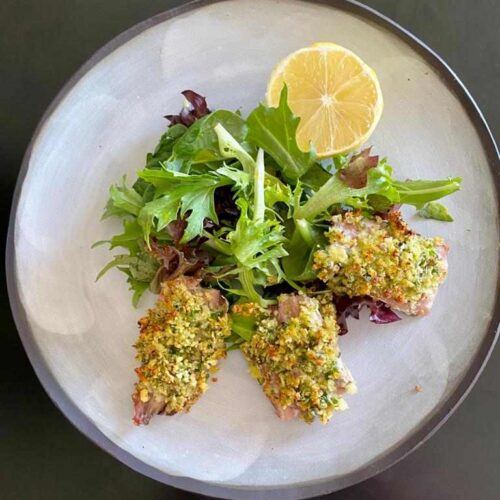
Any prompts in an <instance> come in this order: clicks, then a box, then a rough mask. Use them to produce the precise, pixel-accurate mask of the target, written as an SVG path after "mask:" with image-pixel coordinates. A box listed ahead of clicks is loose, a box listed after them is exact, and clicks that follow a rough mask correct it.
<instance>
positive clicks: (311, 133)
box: [266, 43, 384, 158]
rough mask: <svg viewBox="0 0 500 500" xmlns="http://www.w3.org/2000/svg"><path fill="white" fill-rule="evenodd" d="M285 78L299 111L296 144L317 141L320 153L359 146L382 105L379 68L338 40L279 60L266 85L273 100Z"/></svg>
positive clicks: (269, 100)
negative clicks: (376, 71) (367, 63)
mask: <svg viewBox="0 0 500 500" xmlns="http://www.w3.org/2000/svg"><path fill="white" fill-rule="evenodd" d="M284 84H286V85H287V87H288V105H289V106H290V108H291V110H292V111H293V113H294V114H296V115H297V116H299V117H300V124H299V127H298V129H297V144H298V146H299V148H300V149H301V150H302V151H309V149H310V148H311V145H313V146H314V148H315V149H316V153H317V155H318V157H319V158H325V157H327V156H332V155H335V154H341V153H348V152H350V151H353V150H355V149H358V148H359V147H360V146H361V145H362V144H363V143H364V142H365V141H366V140H367V139H368V137H369V136H370V135H371V133H372V132H373V130H374V129H375V127H376V125H377V123H378V121H379V119H380V116H381V114H382V109H383V107H384V105H383V99H382V91H381V90H380V84H379V82H378V79H377V75H376V74H375V72H374V71H373V70H372V69H371V68H370V67H369V66H367V65H366V64H365V63H364V62H363V61H362V60H361V59H360V58H359V57H358V56H357V55H356V54H354V53H353V52H352V51H350V50H348V49H346V48H344V47H341V46H340V45H336V44H334V43H315V44H314V45H312V46H311V47H305V48H303V49H300V50H297V51H296V52H293V53H292V54H290V55H289V56H288V57H286V58H285V59H284V60H283V61H281V62H280V63H279V64H278V65H277V66H276V68H275V69H274V71H273V73H272V75H271V78H270V80H269V84H268V87H267V94H266V100H267V104H268V105H269V106H271V107H277V106H278V103H279V98H280V93H281V90H282V88H283V85H284Z"/></svg>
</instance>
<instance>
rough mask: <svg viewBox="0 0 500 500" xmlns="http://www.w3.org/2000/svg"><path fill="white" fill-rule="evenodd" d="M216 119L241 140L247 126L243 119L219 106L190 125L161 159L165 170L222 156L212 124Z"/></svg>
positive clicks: (185, 168)
mask: <svg viewBox="0 0 500 500" xmlns="http://www.w3.org/2000/svg"><path fill="white" fill-rule="evenodd" d="M218 123H220V124H221V125H222V126H223V127H224V128H225V129H226V130H227V131H228V132H229V133H230V134H231V135H232V136H233V137H234V138H235V139H236V140H237V141H239V142H243V141H244V140H245V137H246V133H247V127H246V123H245V120H244V119H243V118H242V117H241V116H240V115H239V114H237V113H233V112H232V111H227V110H224V109H220V110H218V111H214V112H213V113H210V114H209V115H207V116H204V117H203V118H200V119H199V120H197V121H196V122H195V123H194V124H193V125H191V126H190V127H189V128H188V129H187V131H186V133H185V134H184V135H183V136H182V137H181V138H180V139H179V140H178V141H177V142H176V143H175V145H174V147H173V150H172V155H171V156H170V157H169V159H168V161H167V162H166V163H165V167H166V168H167V169H168V170H172V171H175V172H183V173H189V171H190V170H191V166H192V165H194V164H198V163H211V162H214V161H220V160H223V159H224V158H225V156H224V155H222V154H221V151H220V148H219V140H218V137H217V134H216V132H215V130H214V127H215V126H216V125H217V124H218Z"/></svg>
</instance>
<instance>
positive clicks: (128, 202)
mask: <svg viewBox="0 0 500 500" xmlns="http://www.w3.org/2000/svg"><path fill="white" fill-rule="evenodd" d="M126 182H127V178H126V176H123V178H122V184H121V185H113V186H111V187H110V189H109V200H108V203H107V204H106V208H105V210H104V214H103V216H102V218H103V219H106V218H108V217H111V216H119V217H126V216H130V215H135V216H137V215H138V214H139V212H140V211H141V209H142V207H143V206H144V203H143V201H142V196H141V195H140V194H138V193H137V192H136V191H135V190H134V189H132V188H129V187H128V186H127V184H126Z"/></svg>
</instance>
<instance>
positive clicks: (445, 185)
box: [393, 177, 462, 208]
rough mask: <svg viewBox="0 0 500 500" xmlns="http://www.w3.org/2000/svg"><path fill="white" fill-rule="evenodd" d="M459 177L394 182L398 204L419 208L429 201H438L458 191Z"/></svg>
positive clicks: (460, 180)
mask: <svg viewBox="0 0 500 500" xmlns="http://www.w3.org/2000/svg"><path fill="white" fill-rule="evenodd" d="M461 182H462V179H461V177H449V178H448V179H444V180H439V181H426V180H417V181H394V183H393V184H394V187H395V188H396V189H397V191H398V193H399V200H398V202H399V203H406V204H407V205H414V206H415V207H417V208H421V207H422V206H424V205H425V204H426V203H428V202H430V201H435V200H438V199H439V198H443V197H444V196H448V195H449V194H452V193H454V192H455V191H458V190H459V189H460V184H461Z"/></svg>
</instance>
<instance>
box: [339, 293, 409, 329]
mask: <svg viewBox="0 0 500 500" xmlns="http://www.w3.org/2000/svg"><path fill="white" fill-rule="evenodd" d="M334 302H335V308H336V310H337V323H338V324H339V327H340V332H339V335H345V334H346V333H347V332H348V328H347V318H349V317H350V316H352V317H353V318H355V319H359V313H360V311H361V310H362V309H363V307H367V308H368V309H370V317H369V320H370V321H371V322H372V323H375V324H377V325H385V324H387V323H393V322H394V321H399V320H400V319H401V318H400V317H399V316H398V315H397V314H396V313H395V312H394V311H393V310H392V309H391V308H390V307H389V306H388V305H387V304H385V303H384V302H382V301H381V300H374V299H372V298H371V297H368V296H366V295H364V296H362V297H348V296H342V297H336V298H335V301H334Z"/></svg>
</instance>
